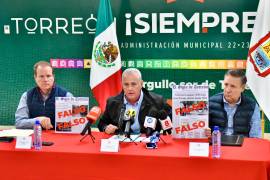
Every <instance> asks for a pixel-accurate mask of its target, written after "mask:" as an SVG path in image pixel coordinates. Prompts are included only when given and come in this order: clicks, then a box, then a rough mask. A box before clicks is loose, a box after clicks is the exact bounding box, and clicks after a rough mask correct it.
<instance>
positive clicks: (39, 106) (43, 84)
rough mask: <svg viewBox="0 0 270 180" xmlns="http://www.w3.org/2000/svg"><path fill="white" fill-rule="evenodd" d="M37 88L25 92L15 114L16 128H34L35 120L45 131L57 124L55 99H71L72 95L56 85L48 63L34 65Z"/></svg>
mask: <svg viewBox="0 0 270 180" xmlns="http://www.w3.org/2000/svg"><path fill="white" fill-rule="evenodd" d="M34 78H35V81H36V84H37V86H36V87H34V88H32V89H30V90H28V91H27V92H24V93H23V95H22V96H21V99H20V102H19V105H18V108H17V111H16V113H15V121H16V122H15V125H16V128H25V129H27V128H33V125H34V123H35V120H36V119H38V120H39V121H40V124H41V126H42V127H43V128H44V129H51V128H53V127H54V124H55V97H66V96H67V97H71V96H72V94H71V93H69V92H67V91H66V90H64V89H63V88H61V87H59V86H57V85H55V84H54V73H53V68H52V66H51V65H50V64H49V63H48V62H46V61H39V62H37V63H36V64H35V65H34Z"/></svg>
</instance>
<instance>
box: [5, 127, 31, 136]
mask: <svg viewBox="0 0 270 180" xmlns="http://www.w3.org/2000/svg"><path fill="white" fill-rule="evenodd" d="M33 132H34V131H33V129H8V130H3V131H0V137H17V136H30V135H32V134H33Z"/></svg>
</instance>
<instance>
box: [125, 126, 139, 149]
mask: <svg viewBox="0 0 270 180" xmlns="http://www.w3.org/2000/svg"><path fill="white" fill-rule="evenodd" d="M126 123H128V121H126ZM129 123H130V122H129ZM124 134H125V138H124V139H123V140H122V142H125V140H126V139H129V140H130V141H131V142H133V143H134V144H135V145H137V143H136V142H135V140H136V139H137V138H135V139H134V140H133V139H131V138H130V129H129V131H128V132H126V131H124Z"/></svg>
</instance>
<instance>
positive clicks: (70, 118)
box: [55, 97, 89, 134]
mask: <svg viewBox="0 0 270 180" xmlns="http://www.w3.org/2000/svg"><path fill="white" fill-rule="evenodd" d="M88 104H89V97H56V98H55V132H56V133H77V134H78V133H81V132H82V130H83V129H84V127H85V125H86V123H87V119H86V115H87V112H88V109H89V108H88Z"/></svg>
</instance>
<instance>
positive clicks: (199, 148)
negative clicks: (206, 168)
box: [189, 142, 209, 157]
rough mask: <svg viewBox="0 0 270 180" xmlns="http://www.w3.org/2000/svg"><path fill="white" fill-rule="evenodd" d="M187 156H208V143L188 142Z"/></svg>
mask: <svg viewBox="0 0 270 180" xmlns="http://www.w3.org/2000/svg"><path fill="white" fill-rule="evenodd" d="M189 156H200V157H208V156H209V143H196V142H190V143H189Z"/></svg>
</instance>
